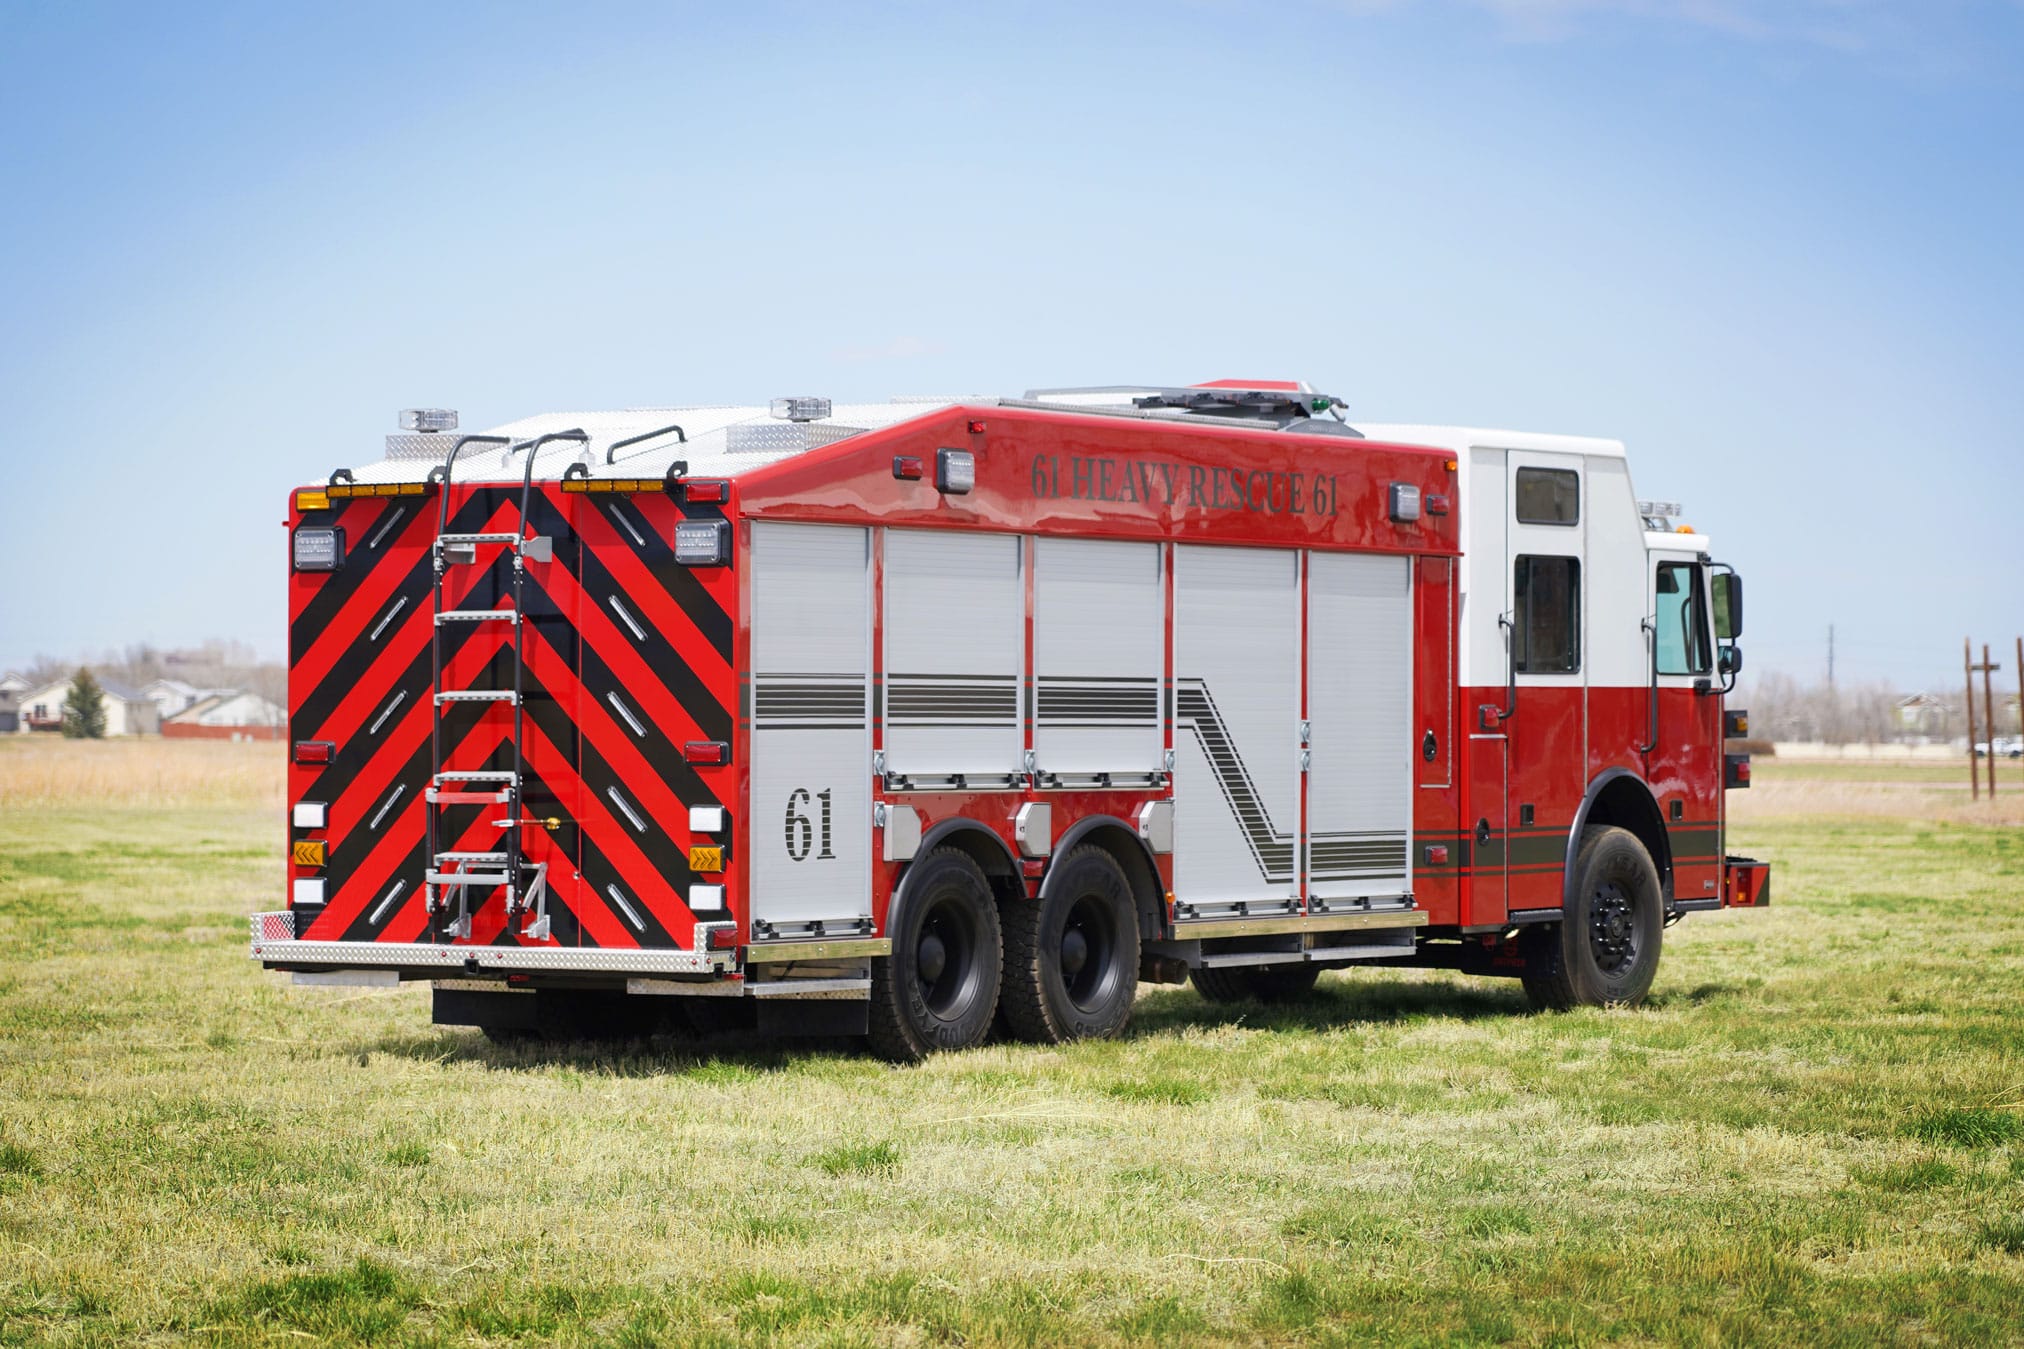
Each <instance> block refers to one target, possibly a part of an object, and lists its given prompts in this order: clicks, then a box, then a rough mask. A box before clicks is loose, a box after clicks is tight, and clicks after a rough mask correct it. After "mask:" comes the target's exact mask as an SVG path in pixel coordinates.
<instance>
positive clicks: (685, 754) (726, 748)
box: [682, 740, 731, 764]
mask: <svg viewBox="0 0 2024 1349" xmlns="http://www.w3.org/2000/svg"><path fill="white" fill-rule="evenodd" d="M682 758H683V759H684V760H686V761H687V762H689V763H700V764H726V763H729V762H731V746H730V745H729V744H728V743H726V742H725V741H722V740H691V741H689V742H688V743H687V744H686V745H683V746H682Z"/></svg>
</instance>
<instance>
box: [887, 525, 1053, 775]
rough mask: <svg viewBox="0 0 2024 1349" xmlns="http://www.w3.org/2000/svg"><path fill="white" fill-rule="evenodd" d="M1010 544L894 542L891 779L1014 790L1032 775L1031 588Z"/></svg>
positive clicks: (950, 536) (906, 534)
mask: <svg viewBox="0 0 2024 1349" xmlns="http://www.w3.org/2000/svg"><path fill="white" fill-rule="evenodd" d="M1022 567H1023V558H1022V554H1021V548H1020V540H1019V539H1018V538H1017V537H1015V536H1013V535H1010V534H973V533H968V532H958V531H955V530H933V531H930V530H898V529H895V530H890V531H888V532H887V534H886V543H885V754H886V772H887V774H888V775H896V776H898V777H900V778H904V779H907V780H909V781H911V782H912V783H914V784H915V785H929V784H933V783H939V782H944V781H947V780H950V779H953V778H958V777H960V778H963V779H965V780H966V781H969V780H970V779H975V780H976V781H975V782H973V783H971V785H982V784H984V783H995V784H996V785H999V786H1003V785H1005V783H1006V782H1007V781H1009V780H1010V779H1011V778H1012V777H1013V776H1014V775H1016V774H1018V773H1020V772H1022V771H1023V763H1022V759H1023V758H1024V754H1025V735H1024V732H1023V730H1022V728H1021V724H1020V720H1019V679H1020V675H1021V673H1022V671H1023V670H1024V668H1025V664H1026V584H1025V578H1024V576H1023V573H1022Z"/></svg>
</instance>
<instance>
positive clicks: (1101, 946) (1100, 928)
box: [1055, 894, 1119, 1012]
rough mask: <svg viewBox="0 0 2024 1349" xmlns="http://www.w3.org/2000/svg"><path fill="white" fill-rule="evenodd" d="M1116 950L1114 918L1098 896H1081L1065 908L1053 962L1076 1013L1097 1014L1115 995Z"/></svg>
mask: <svg viewBox="0 0 2024 1349" xmlns="http://www.w3.org/2000/svg"><path fill="white" fill-rule="evenodd" d="M1118 948H1119V942H1118V931H1117V915H1116V914H1115V913H1113V912H1112V911H1111V907H1110V905H1108V904H1106V903H1105V902H1104V901H1103V899H1102V898H1101V897H1100V896H1097V895H1093V894H1092V895H1083V896H1080V897H1079V898H1077V899H1076V901H1075V902H1074V903H1073V904H1071V905H1069V906H1068V916H1067V918H1066V919H1065V920H1064V921H1063V923H1062V925H1061V940H1060V942H1059V943H1057V944H1056V947H1055V959H1056V961H1057V962H1058V964H1059V967H1060V970H1061V984H1062V987H1063V988H1065V989H1066V990H1067V991H1068V1000H1069V1001H1070V1002H1072V1003H1074V1004H1075V1006H1076V1008H1077V1010H1079V1011H1084V1012H1093V1011H1096V1010H1098V1009H1100V1008H1101V1007H1103V1006H1104V1004H1105V1003H1107V1002H1108V1001H1109V1000H1110V999H1111V997H1112V996H1114V995H1115V993H1116V991H1117V983H1118V978H1119V974H1118V968H1117V962H1118Z"/></svg>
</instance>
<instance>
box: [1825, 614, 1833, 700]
mask: <svg viewBox="0 0 2024 1349" xmlns="http://www.w3.org/2000/svg"><path fill="white" fill-rule="evenodd" d="M1827 687H1828V688H1830V689H1831V688H1833V687H1834V624H1832V623H1829V624H1828V625H1827Z"/></svg>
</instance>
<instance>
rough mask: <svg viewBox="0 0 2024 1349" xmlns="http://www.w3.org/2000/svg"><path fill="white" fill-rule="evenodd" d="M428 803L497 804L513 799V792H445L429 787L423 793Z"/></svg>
mask: <svg viewBox="0 0 2024 1349" xmlns="http://www.w3.org/2000/svg"><path fill="white" fill-rule="evenodd" d="M424 795H425V796H426V797H427V798H428V801H429V804H431V805H436V806H497V805H504V804H505V803H506V802H508V801H511V800H512V799H513V793H512V792H511V791H510V790H508V791H503V792H446V791H442V790H440V789H438V788H435V787H431V788H429V790H428V791H427V792H426V793H424Z"/></svg>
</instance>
